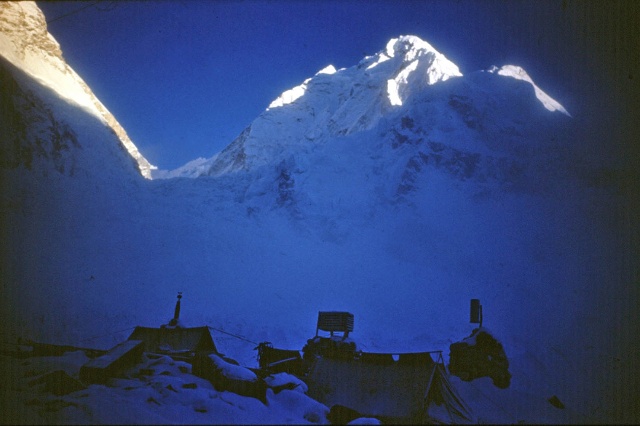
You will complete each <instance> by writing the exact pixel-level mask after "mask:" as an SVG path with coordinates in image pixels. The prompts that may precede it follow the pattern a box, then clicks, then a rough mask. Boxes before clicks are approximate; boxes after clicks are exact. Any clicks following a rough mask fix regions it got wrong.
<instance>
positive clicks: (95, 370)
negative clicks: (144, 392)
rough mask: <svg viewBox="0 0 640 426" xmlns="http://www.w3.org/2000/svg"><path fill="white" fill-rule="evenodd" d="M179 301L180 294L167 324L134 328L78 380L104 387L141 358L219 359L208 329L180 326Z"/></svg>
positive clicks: (187, 360)
mask: <svg viewBox="0 0 640 426" xmlns="http://www.w3.org/2000/svg"><path fill="white" fill-rule="evenodd" d="M181 298H182V293H178V301H177V302H176V308H175V313H174V317H173V318H172V319H171V320H170V321H169V323H168V324H165V325H162V326H160V327H141V326H137V327H135V329H134V330H133V332H132V333H131V335H130V336H129V338H128V339H127V340H125V341H124V342H122V343H120V344H118V345H116V346H114V347H113V348H111V349H110V350H108V351H106V352H104V353H101V354H100V356H98V357H97V358H94V359H92V360H90V361H89V362H87V363H86V364H85V365H83V366H82V367H81V369H80V378H81V379H82V380H83V381H84V382H87V383H104V382H106V381H107V380H108V379H109V378H111V377H117V376H118V375H120V374H121V373H122V372H123V371H124V370H126V369H127V368H130V367H132V366H133V365H135V364H137V363H138V362H140V361H141V359H142V355H143V354H146V355H147V356H151V357H153V356H170V357H172V358H173V359H176V360H180V361H186V362H190V363H191V362H192V361H193V360H194V358H195V357H196V356H197V355H201V354H205V355H208V354H217V355H220V356H222V354H220V353H219V352H218V350H217V348H216V345H215V343H213V338H212V337H211V333H210V331H209V327H206V326H203V327H182V326H181V325H180V323H179V316H180V299H181Z"/></svg>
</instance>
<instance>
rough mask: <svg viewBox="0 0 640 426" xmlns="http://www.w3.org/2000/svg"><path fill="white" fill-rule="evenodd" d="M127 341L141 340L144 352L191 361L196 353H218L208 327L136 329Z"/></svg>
mask: <svg viewBox="0 0 640 426" xmlns="http://www.w3.org/2000/svg"><path fill="white" fill-rule="evenodd" d="M127 340H141V341H142V342H143V347H144V352H147V353H151V354H159V355H169V356H171V357H173V358H176V359H185V360H188V359H191V358H193V357H194V356H195V355H196V354H197V353H218V350H217V349H216V345H215V343H213V338H212V337H211V333H210V331H209V328H208V327H159V328H154V327H140V326H138V327H136V328H135V329H134V330H133V333H131V335H130V336H129V338H128V339H127Z"/></svg>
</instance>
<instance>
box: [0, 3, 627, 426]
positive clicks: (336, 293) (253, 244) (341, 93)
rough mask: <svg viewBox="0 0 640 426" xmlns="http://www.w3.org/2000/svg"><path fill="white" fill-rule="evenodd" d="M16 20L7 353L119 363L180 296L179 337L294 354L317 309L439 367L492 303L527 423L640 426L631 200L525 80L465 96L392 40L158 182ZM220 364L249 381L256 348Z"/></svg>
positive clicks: (370, 339)
mask: <svg viewBox="0 0 640 426" xmlns="http://www.w3.org/2000/svg"><path fill="white" fill-rule="evenodd" d="M18 4H21V3H18ZM25 4H29V3H25ZM2 7H7V6H4V5H3V6H2ZM11 7H18V6H16V4H11ZM23 12H24V13H27V14H29V13H32V14H36V15H37V13H39V12H36V11H35V10H30V9H29V8H27V9H26V10H24V11H23ZM5 16H9V15H5ZM20 16H22V15H20ZM21 19H22V18H21ZM36 21H37V20H36ZM20 22H22V21H20V20H18V21H12V20H11V19H7V20H4V21H3V23H2V25H3V26H2V33H1V35H2V38H0V41H2V44H0V47H2V50H1V51H0V53H2V55H3V57H4V59H3V60H2V61H1V62H0V65H1V66H2V70H1V73H0V78H1V81H0V84H1V85H2V86H1V87H2V92H1V93H2V98H1V102H2V103H1V106H2V110H1V111H0V143H1V144H2V146H1V149H2V157H0V174H1V175H0V178H1V180H0V182H2V193H1V198H0V208H1V212H2V217H1V218H2V221H1V222H0V225H1V226H2V228H1V229H0V231H1V236H2V238H1V241H2V242H1V243H0V244H1V246H0V247H1V253H2V263H1V265H2V268H1V272H0V273H1V276H0V278H1V280H2V293H1V294H0V297H1V299H2V322H3V327H2V332H3V335H4V336H5V337H6V339H16V338H19V337H21V338H34V339H39V340H43V341H47V342H60V343H74V344H80V343H82V344H81V346H103V347H108V346H112V345H113V344H114V343H115V342H117V341H119V340H121V339H123V338H125V337H126V334H127V333H120V334H118V333H113V331H114V330H123V329H126V328H127V327H133V326H135V325H149V326H157V325H159V324H162V323H166V321H167V319H168V318H169V317H170V316H171V314H172V308H173V306H172V305H173V297H174V295H175V292H176V291H182V292H183V293H184V295H185V297H184V299H183V308H182V316H181V318H182V319H184V321H185V322H186V323H188V324H189V325H204V324H209V325H213V326H216V327H223V328H224V329H226V330H229V331H231V332H233V333H235V334H239V335H242V336H245V337H246V338H248V339H250V340H252V341H265V340H269V341H272V342H274V343H276V346H280V347H289V348H301V347H302V345H303V344H304V342H305V341H306V339H307V338H309V337H311V335H312V334H313V330H314V327H315V319H316V312H317V311H319V310H346V311H350V312H353V313H354V314H355V317H356V325H355V331H354V333H353V335H352V337H353V338H354V339H355V340H356V341H357V342H358V343H359V344H361V345H362V347H363V349H366V350H369V351H393V352H403V351H409V352H410V351H422V350H428V349H442V350H444V351H445V352H446V351H447V349H448V345H449V344H450V343H451V342H453V341H456V340H459V339H460V338H462V337H464V336H466V335H468V333H469V331H470V327H469V324H468V323H467V322H466V321H467V319H468V312H467V307H468V301H469V299H470V298H480V299H481V300H482V303H483V306H484V315H485V323H484V324H485V326H486V327H488V328H490V329H491V331H492V332H493V334H494V335H495V336H496V337H497V338H498V339H500V340H501V341H502V343H503V345H504V349H505V352H506V353H507V355H508V356H509V358H510V366H511V367H510V368H511V373H512V375H513V378H512V385H511V387H510V388H509V389H510V390H509V392H512V393H510V394H509V395H511V396H510V398H512V399H513V400H514V401H520V402H518V403H517V404H520V405H522V406H525V405H526V404H527V403H529V402H530V401H529V400H527V398H524V397H521V396H522V395H534V396H533V397H531V398H538V397H539V398H540V399H541V401H546V399H547V398H548V397H549V396H551V395H558V396H560V399H561V400H562V401H563V403H564V405H565V406H566V407H571V410H572V411H571V412H572V413H576V416H577V417H575V418H573V417H570V418H569V419H570V420H571V419H573V420H576V419H578V420H584V419H585V418H586V419H587V420H589V419H595V420H598V419H600V420H602V419H605V420H607V419H612V418H613V419H620V420H627V421H629V420H633V419H637V418H638V417H637V415H638V413H637V409H636V411H633V410H632V409H629V410H627V411H624V412H622V411H620V410H619V407H620V405H621V404H626V403H628V404H629V407H631V406H632V405H631V402H632V401H635V399H634V398H635V396H633V395H630V394H629V392H627V390H628V389H635V388H637V386H638V383H637V377H638V376H637V375H633V374H629V373H630V372H631V371H632V370H633V369H634V368H635V367H634V366H635V365H636V364H634V363H635V360H637V355H636V354H637V343H635V339H632V338H631V337H632V336H637V335H638V331H639V330H638V324H637V321H636V320H635V318H636V315H635V313H636V312H637V309H638V303H639V302H638V301H639V300H640V297H639V296H640V295H638V287H637V285H636V284H637V267H636V260H637V258H638V256H637V255H638V235H639V234H638V227H637V223H636V216H635V215H634V213H635V210H634V208H635V206H636V204H635V203H636V201H637V200H636V199H637V192H636V191H635V188H636V181H635V180H634V179H636V178H635V175H634V174H633V173H631V172H629V170H628V169H624V168H618V167H615V164H613V165H612V163H610V162H604V161H601V160H600V159H599V157H598V156H596V155H591V154H590V153H589V151H586V150H584V149H583V148H584V147H586V146H592V145H594V144H597V143H598V141H593V140H590V139H589V137H590V129H589V128H583V127H580V126H578V125H576V121H578V122H579V123H584V121H580V120H579V119H578V118H575V119H573V118H571V117H569V116H568V114H566V113H565V112H563V109H562V107H561V105H560V104H559V103H558V102H557V101H554V100H552V99H550V98H549V97H548V96H546V95H545V94H544V92H543V91H542V90H541V89H540V88H537V87H536V86H535V84H534V83H533V82H531V81H528V80H527V78H526V77H527V76H526V72H524V70H521V69H519V68H517V67H514V66H508V67H502V68H499V69H498V68H495V69H491V70H488V71H478V72H474V73H469V74H467V75H464V76H463V75H461V74H460V72H459V71H458V69H457V67H456V66H455V64H452V63H451V62H450V61H448V60H447V59H446V58H445V57H444V56H443V55H441V54H440V53H439V52H436V51H435V50H433V49H432V48H431V46H430V45H428V43H426V42H424V41H422V40H420V39H417V38H416V37H411V36H407V37H399V38H398V39H393V40H391V41H390V42H389V43H388V45H387V46H386V48H385V49H383V50H381V51H380V52H379V53H378V54H377V55H374V56H372V57H367V58H364V59H363V60H362V61H361V62H360V63H359V64H358V65H355V66H354V67H351V68H347V69H341V70H335V69H333V68H332V67H328V68H326V69H324V70H322V71H320V72H319V73H318V74H316V75H315V76H313V77H311V78H310V79H308V80H306V81H305V82H303V84H301V85H300V86H298V87H296V88H293V89H291V90H289V91H287V92H285V93H283V95H282V96H281V97H280V98H278V99H276V100H274V102H273V103H272V104H271V105H270V106H269V107H268V108H267V109H266V110H265V111H264V112H263V113H262V114H261V115H260V116H259V117H257V118H256V120H254V121H253V122H252V123H251V124H250V125H249V126H248V127H247V129H246V130H245V131H244V132H243V133H242V134H241V135H240V136H238V138H236V140H234V141H232V142H231V143H230V144H229V145H228V147H227V148H226V149H225V150H223V151H222V152H220V153H219V154H217V155H216V156H214V157H212V158H210V159H206V160H201V161H194V162H192V163H189V164H187V165H185V166H184V167H182V168H180V169H178V170H175V171H171V172H163V173H159V175H160V176H161V177H197V179H184V178H176V179H156V180H148V179H142V177H141V174H142V173H143V172H144V170H145V169H144V167H142V166H141V164H142V163H143V162H141V161H142V160H141V159H140V158H139V157H136V155H137V154H136V152H137V150H133V149H131V147H130V146H128V145H127V144H125V143H124V142H123V139H122V137H121V135H120V134H119V133H118V131H116V130H114V127H113V126H112V125H111V124H110V122H109V120H107V119H105V118H104V115H101V112H100V111H99V110H96V109H95V103H93V101H91V99H89V98H87V99H89V100H87V99H85V98H82V99H80V100H78V99H75V98H73V99H69V94H70V93H76V92H75V91H74V90H75V89H77V87H76V86H73V84H72V83H69V81H68V80H65V79H66V77H64V75H67V74H64V75H57V74H48V77H47V76H38V75H35V74H34V72H33V70H38V69H41V68H42V67H44V65H43V64H44V63H46V61H48V60H49V59H50V54H49V53H47V52H44V51H43V52H40V51H39V50H38V49H41V48H42V49H43V47H42V46H40V45H37V44H36V45H34V50H33V52H32V53H30V55H31V56H30V57H29V58H30V59H29V61H24V60H20V59H19V58H18V57H16V56H15V55H13V53H11V52H14V50H12V49H13V47H10V46H13V44H11V43H13V41H12V40H13V38H12V37H14V36H13V35H12V33H11V31H7V28H12V26H15V25H18V24H19V23H20ZM34 22H35V21H34ZM42 25H44V24H43V23H41V26H42ZM41 26H40V27H38V28H39V30H38V31H40V30H41V29H42V28H41ZM34 31H35V30H34ZM12 55H13V56H12ZM54 56H55V57H56V58H58V59H57V60H60V61H62V59H61V58H60V57H59V55H54ZM39 60H40V61H42V64H40V65H42V67H40V68H39V67H37V66H35V65H34V64H38V63H39V62H38V61H39ZM68 75H70V74H68ZM45 77H47V78H45ZM74 78H75V77H74ZM73 81H75V80H73ZM74 84H75V83H74ZM74 88H75V89H74ZM77 93H85V95H86V92H85V91H84V89H82V90H80V89H78V92H77ZM78 96H80V95H78ZM82 96H84V95H82ZM91 105H94V106H91ZM550 106H551V107H552V108H550ZM96 111H98V112H96ZM569 112H571V111H569ZM147 170H148V169H147ZM603 318H607V320H606V321H604V320H602V319H603ZM629 318H632V319H631V320H629ZM95 336H101V337H100V338H95ZM243 345H244V346H243ZM216 346H217V347H218V348H219V349H220V350H221V351H222V352H225V353H227V354H229V355H231V356H233V357H235V358H237V359H239V360H240V361H242V362H243V363H245V364H251V363H252V362H255V361H254V355H255V354H254V353H253V352H252V349H253V347H247V346H246V343H245V342H240V343H238V342H236V341H231V340H225V339H224V338H221V340H220V341H216ZM545 406H546V405H545ZM551 408H552V409H555V408H553V407H551ZM477 409H478V410H482V407H478V408H477ZM523 415H524V414H523ZM527 415H529V414H527ZM536 416H537V415H536V414H535V413H531V414H530V417H527V419H526V420H528V421H531V422H533V421H542V420H544V419H547V418H548V419H552V420H553V419H555V420H557V418H556V417H544V416H542V417H539V416H538V417H536ZM485 418H487V419H491V418H493V417H491V416H489V415H488V414H487V417H485ZM541 419H542V420H541ZM498 420H500V419H498ZM502 420H505V419H502ZM517 420H519V419H507V420H506V421H508V422H513V421H517Z"/></svg>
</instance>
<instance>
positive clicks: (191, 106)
mask: <svg viewBox="0 0 640 426" xmlns="http://www.w3.org/2000/svg"><path fill="white" fill-rule="evenodd" d="M94 3H95V4H94ZM602 3H603V2H599V1H593V2H587V1H581V2H575V1H569V0H566V1H555V0H554V1H523V0H510V1H498V0H474V1H470V0H447V1H444V0H441V1H436V0H431V1H420V0H411V1H402V0H395V1H387V0H385V1H365V0H358V1H355V0H342V1H337V0H336V1H329V0H323V1H320V0H318V1H306V0H304V1H302V0H301V1H281V0H280V1H279V0H272V1H193V0H188V1H186V0H185V1H157V2H154V1H144V2H142V1H139V2H133V1H123V2H110V1H102V2H38V5H39V6H40V7H41V8H42V10H43V11H44V13H45V15H46V17H47V20H48V21H50V22H49V24H48V25H49V31H50V32H51V33H52V34H53V35H54V37H56V39H57V40H58V42H59V43H60V45H61V47H62V50H63V54H64V57H65V58H66V60H67V61H68V63H69V64H70V65H71V66H72V67H73V68H74V69H75V70H76V71H77V72H78V73H79V74H80V76H81V77H82V78H83V79H84V80H85V81H86V82H87V83H88V84H89V86H90V87H91V88H92V89H93V91H94V92H95V94H96V95H97V96H98V98H99V99H100V100H101V101H102V102H103V103H104V104H105V105H106V106H107V108H108V109H109V110H110V111H111V112H112V113H113V114H114V115H115V116H116V118H117V119H118V121H120V123H121V124H122V125H123V126H124V128H125V129H126V130H127V132H128V133H129V136H130V137H131V139H132V140H133V142H134V143H135V144H136V145H137V146H138V148H139V149H140V151H141V152H142V154H143V155H144V156H145V157H147V158H148V159H149V161H151V163H153V164H155V165H157V166H159V167H160V168H163V169H171V168H175V167H178V166H180V165H182V164H184V163H186V162H188V161H190V160H193V159H195V158H197V157H210V156H212V155H213V154H215V153H216V152H218V151H220V150H221V149H222V148H224V147H225V146H226V145H227V144H228V143H230V142H231V141H232V140H233V139H234V138H235V137H236V136H237V135H238V134H239V133H240V132H241V131H242V130H243V129H244V128H245V127H246V126H247V125H248V124H250V123H251V121H252V120H253V119H254V118H255V117H257V116H258V114H260V113H261V112H262V111H263V110H264V109H265V108H266V107H267V106H268V105H269V103H270V102H271V101H272V100H273V99H275V98H276V97H277V96H278V95H279V94H280V93H281V92H283V91H284V90H287V89H289V88H291V87H293V86H295V85H298V84H300V83H301V82H302V81H303V80H304V79H305V78H308V77H311V76H312V75H313V74H315V73H316V72H317V71H318V70H320V69H322V68H324V67H325V66H326V65H328V64H333V65H334V66H335V67H336V68H342V67H350V66H353V65H356V64H357V63H358V61H359V60H360V59H362V58H363V57H364V56H365V55H371V54H374V53H376V52H377V51H379V50H382V49H383V48H384V47H385V45H386V42H387V41H388V40H389V39H390V38H392V37H397V36H399V35H403V34H413V35H417V36H419V37H421V38H422V39H424V40H426V41H428V42H429V43H431V44H432V45H433V46H434V47H435V48H436V49H437V50H439V51H440V52H441V53H443V54H444V55H445V56H447V57H448V58H449V59H450V60H452V61H453V62H454V63H456V64H457V65H458V66H459V67H460V70H461V71H462V72H463V73H469V72H472V71H475V70H478V69H485V68H488V67H489V66H491V65H498V66H500V65H504V64H515V65H520V66H522V67H524V68H525V69H526V70H527V72H528V73H529V74H530V75H531V77H532V78H533V79H534V81H535V82H536V83H537V84H538V85H539V86H540V87H541V88H542V89H543V90H545V91H547V93H549V94H550V95H551V96H552V97H555V98H556V99H557V100H558V101H560V102H561V103H562V104H563V105H564V106H565V107H566V108H567V109H568V110H569V111H570V112H571V113H572V114H573V115H574V117H575V116H578V117H580V116H581V115H582V116H591V117H595V116H597V115H598V114H599V113H598V112H597V111H596V109H595V107H594V105H593V103H594V102H593V99H599V100H601V101H602V99H603V96H605V97H606V96H607V94H610V93H623V94H625V95H628V93H630V85H633V87H634V89H635V88H636V87H637V81H638V78H640V76H638V75H637V71H638V63H637V57H636V53H637V49H635V47H634V43H636V42H632V41H631V40H633V38H634V37H636V36H637V29H636V24H637V19H636V18H635V17H634V14H635V15H637V13H638V11H640V9H639V8H638V7H637V6H636V5H637V3H636V2H632V1H627V2H604V3H606V4H605V5H602ZM76 11H77V12H76ZM74 12H75V13H74ZM65 15H66V16H65ZM635 40H638V39H637V38H636V39H635ZM636 44H637V43H636ZM634 79H635V80H634ZM633 93H636V92H633ZM588 99H591V100H588ZM634 100H637V98H634ZM604 101H606V99H605V100H604ZM604 101H603V102H604Z"/></svg>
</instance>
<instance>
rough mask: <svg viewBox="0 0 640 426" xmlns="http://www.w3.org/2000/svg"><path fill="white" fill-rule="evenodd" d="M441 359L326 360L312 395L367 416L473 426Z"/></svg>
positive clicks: (316, 369)
mask: <svg viewBox="0 0 640 426" xmlns="http://www.w3.org/2000/svg"><path fill="white" fill-rule="evenodd" d="M437 354H439V353H437ZM441 359H442V358H441V357H439V358H438V362H434V360H433V359H432V357H431V353H429V352H420V353H408V354H398V355H393V354H377V353H359V354H358V356H356V357H353V358H349V359H344V358H342V359H341V358H331V357H324V356H321V357H318V358H317V359H316V361H315V362H314V364H313V366H312V367H311V371H310V372H309V376H308V378H307V383H308V386H309V392H308V395H309V396H310V397H312V398H314V399H316V400H318V401H320V402H322V403H323V404H325V405H327V406H328V407H332V406H334V405H341V406H344V407H348V408H350V409H352V410H355V411H357V412H358V413H360V414H362V415H363V416H370V417H378V418H385V419H392V420H394V421H397V422H407V423H429V422H434V421H436V422H444V423H468V422H472V421H473V418H472V415H471V412H470V410H469V408H468V407H467V406H466V404H465V403H464V402H463V401H462V399H461V398H460V397H459V396H458V395H457V393H456V391H455V389H454V388H453V387H452V386H451V384H450V383H449V381H448V379H447V373H446V371H445V369H444V364H443V363H442V362H441Z"/></svg>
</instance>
